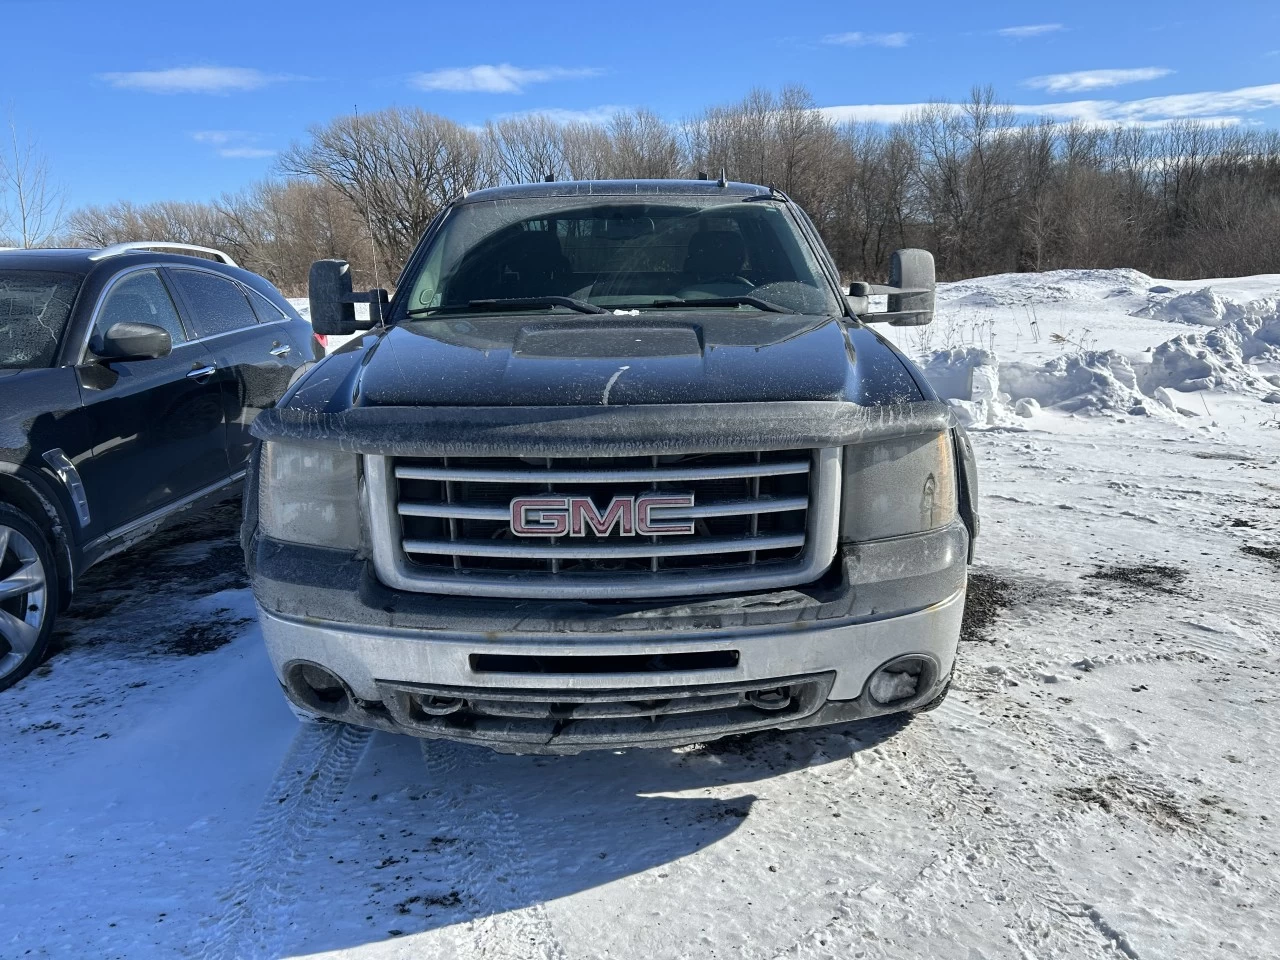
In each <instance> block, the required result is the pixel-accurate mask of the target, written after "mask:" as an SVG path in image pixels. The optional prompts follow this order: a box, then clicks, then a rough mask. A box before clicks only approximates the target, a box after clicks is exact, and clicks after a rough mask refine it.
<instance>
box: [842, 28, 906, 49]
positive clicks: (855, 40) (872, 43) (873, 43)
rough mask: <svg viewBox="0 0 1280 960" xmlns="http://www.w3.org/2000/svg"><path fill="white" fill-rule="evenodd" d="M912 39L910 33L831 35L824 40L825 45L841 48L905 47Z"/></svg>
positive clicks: (855, 32) (859, 32)
mask: <svg viewBox="0 0 1280 960" xmlns="http://www.w3.org/2000/svg"><path fill="white" fill-rule="evenodd" d="M910 39H911V34H909V33H862V32H861V31H854V32H853V33H829V34H827V35H826V36H825V37H823V38H822V42H823V43H829V44H834V45H836V46H840V47H905V46H906V45H907V41H908V40H910Z"/></svg>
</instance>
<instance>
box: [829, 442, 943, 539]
mask: <svg viewBox="0 0 1280 960" xmlns="http://www.w3.org/2000/svg"><path fill="white" fill-rule="evenodd" d="M840 504H841V506H840V510H841V520H840V539H841V540H842V541H844V542H862V541H867V540H883V539H886V538H888V537H901V536H905V535H907V534H911V533H923V532H924V531H926V530H935V529H937V528H938V527H945V526H946V525H947V524H949V523H951V522H952V521H953V520H955V518H956V516H957V504H956V463H955V453H954V451H952V449H951V437H950V434H946V433H940V434H930V435H925V436H916V437H902V438H900V439H896V440H881V441H878V442H876V443H862V444H857V445H855V446H851V447H845V450H844V487H843V489H842V491H841V497H840Z"/></svg>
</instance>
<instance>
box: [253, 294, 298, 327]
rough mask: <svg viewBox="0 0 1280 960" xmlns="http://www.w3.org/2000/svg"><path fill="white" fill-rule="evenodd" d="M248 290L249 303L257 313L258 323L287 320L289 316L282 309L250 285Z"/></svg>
mask: <svg viewBox="0 0 1280 960" xmlns="http://www.w3.org/2000/svg"><path fill="white" fill-rule="evenodd" d="M248 290H249V303H250V305H252V307H253V312H254V313H256V314H257V315H258V322H259V323H276V322H277V321H279V320H288V319H289V317H288V316H287V315H286V314H285V312H284V311H283V310H281V309H280V308H279V307H277V306H276V305H275V304H274V303H272V302H271V301H270V300H268V299H267V298H266V297H264V296H263V295H262V294H260V293H259V292H258V291H257V290H254V289H253V288H252V287H250V288H248Z"/></svg>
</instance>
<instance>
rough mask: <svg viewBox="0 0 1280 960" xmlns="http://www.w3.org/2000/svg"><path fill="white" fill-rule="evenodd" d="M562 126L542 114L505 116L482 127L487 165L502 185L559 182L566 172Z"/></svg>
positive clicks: (563, 128)
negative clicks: (546, 179) (487, 155)
mask: <svg viewBox="0 0 1280 960" xmlns="http://www.w3.org/2000/svg"><path fill="white" fill-rule="evenodd" d="M565 133H566V127H565V126H564V125H563V124H560V123H557V122H556V121H554V120H552V119H551V118H550V117H548V116H546V115H545V114H531V115H527V116H520V117H507V118H505V119H503V120H498V121H497V122H492V121H491V122H489V123H488V124H486V125H485V140H486V146H487V147H488V149H489V151H490V154H489V156H490V164H491V165H492V167H493V168H494V170H495V172H496V173H497V178H498V179H500V180H502V181H503V182H505V183H533V182H535V181H538V180H541V179H543V178H544V177H551V178H552V179H554V180H560V179H562V178H563V177H564V175H565V173H566V166H567V165H566V163H565Z"/></svg>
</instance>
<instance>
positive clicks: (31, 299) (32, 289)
mask: <svg viewBox="0 0 1280 960" xmlns="http://www.w3.org/2000/svg"><path fill="white" fill-rule="evenodd" d="M82 279H83V277H80V276H78V275H76V274H73V273H54V272H51V271H45V270H0V369H6V368H14V367H16V368H18V369H20V370H21V369H26V368H30V367H47V366H49V365H50V364H51V363H53V359H54V357H55V356H56V355H57V352H58V340H59V339H61V337H62V330H63V328H64V327H65V326H66V325H67V315H68V314H70V312H71V304H72V302H73V301H74V300H75V298H76V291H78V290H79V289H80V281H81V280H82Z"/></svg>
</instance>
